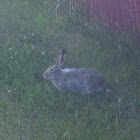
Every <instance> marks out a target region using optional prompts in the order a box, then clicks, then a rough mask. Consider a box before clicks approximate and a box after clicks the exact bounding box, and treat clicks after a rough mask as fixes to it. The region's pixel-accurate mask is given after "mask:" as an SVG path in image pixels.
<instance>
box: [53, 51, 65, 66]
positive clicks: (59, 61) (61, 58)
mask: <svg viewBox="0 0 140 140" xmlns="http://www.w3.org/2000/svg"><path fill="white" fill-rule="evenodd" d="M66 53H67V52H66V51H65V50H64V49H62V50H61V51H60V53H59V55H58V58H57V60H56V65H57V66H61V65H62V64H63V63H64V60H65V55H66Z"/></svg>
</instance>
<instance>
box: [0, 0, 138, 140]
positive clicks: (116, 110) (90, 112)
mask: <svg viewBox="0 0 140 140" xmlns="http://www.w3.org/2000/svg"><path fill="white" fill-rule="evenodd" d="M68 4H69V3H68V2H67V1H66V2H63V3H62V5H61V6H60V7H59V9H58V13H59V14H58V17H57V19H56V18H55V16H54V9H55V5H56V3H55V1H52V2H50V1H46V3H44V1H43V0H40V1H37V0H34V1H32V0H30V1H29V0H24V1H21V0H1V1H0V42H1V43H0V140H55V139H56V140H57V139H58V140H93V139H95V140H112V139H114V140H132V139H134V140H138V139H139V137H140V125H139V124H140V117H139V116H140V87H139V83H140V78H139V77H140V70H139V69H138V68H139V66H140V57H139V56H140V53H139V52H140V51H139V45H138V43H137V38H138V35H139V34H137V36H136V34H133V33H120V34H118V33H116V35H114V33H112V32H111V31H109V30H107V29H106V28H105V27H103V26H101V25H100V24H99V23H98V28H97V25H96V24H95V25H90V24H89V23H87V21H86V19H84V16H83V17H80V14H78V13H76V14H75V13H71V12H70V9H69V5H68ZM77 12H78V11H77ZM77 15H78V16H77ZM61 48H65V49H66V50H67V52H68V54H67V58H66V61H65V64H64V67H91V68H95V69H98V70H99V71H101V72H102V73H103V74H104V75H105V77H106V79H107V81H108V88H110V89H112V92H109V93H95V94H93V95H80V94H78V93H77V94H74V93H61V92H60V91H58V90H57V89H55V87H54V86H53V85H52V83H51V82H49V81H45V80H44V79H43V76H42V73H43V72H44V71H45V70H46V68H47V67H48V66H50V65H51V64H54V62H55V57H56V55H57V53H58V51H59V50H60V49H61Z"/></svg>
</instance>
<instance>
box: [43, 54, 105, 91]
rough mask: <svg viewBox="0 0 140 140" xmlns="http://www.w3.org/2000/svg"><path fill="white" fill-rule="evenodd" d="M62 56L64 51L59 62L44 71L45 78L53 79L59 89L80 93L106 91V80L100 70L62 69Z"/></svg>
mask: <svg viewBox="0 0 140 140" xmlns="http://www.w3.org/2000/svg"><path fill="white" fill-rule="evenodd" d="M60 56H61V57H60ZM62 57H64V52H61V54H60V55H59V59H60V60H59V61H58V64H57V63H56V65H53V66H50V67H49V68H48V69H47V70H46V71H45V72H44V78H46V79H50V80H52V82H53V83H54V85H55V86H56V87H57V88H58V89H59V90H61V91H67V92H79V93H93V92H96V91H97V92H105V91H106V80H105V78H104V76H103V75H102V74H101V73H100V72H98V71H97V70H95V69H90V68H78V69H76V68H69V69H61V65H60V64H62V62H63V61H61V60H62ZM63 60H64V58H63Z"/></svg>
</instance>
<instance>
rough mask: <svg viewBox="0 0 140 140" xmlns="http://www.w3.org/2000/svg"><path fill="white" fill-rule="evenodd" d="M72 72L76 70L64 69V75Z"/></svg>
mask: <svg viewBox="0 0 140 140" xmlns="http://www.w3.org/2000/svg"><path fill="white" fill-rule="evenodd" d="M71 71H74V69H62V72H63V73H67V72H71Z"/></svg>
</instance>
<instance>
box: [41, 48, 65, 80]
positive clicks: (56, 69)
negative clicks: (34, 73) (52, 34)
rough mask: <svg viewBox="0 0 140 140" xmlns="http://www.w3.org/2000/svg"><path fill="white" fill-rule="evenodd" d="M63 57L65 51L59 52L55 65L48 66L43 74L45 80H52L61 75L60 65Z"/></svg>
mask: <svg viewBox="0 0 140 140" xmlns="http://www.w3.org/2000/svg"><path fill="white" fill-rule="evenodd" d="M65 55H66V51H65V50H64V49H63V50H61V51H60V53H59V55H58V58H57V60H56V64H55V65H52V66H49V67H48V68H47V70H46V71H45V72H44V74H43V75H44V78H45V79H51V80H53V79H55V78H56V77H57V76H59V75H60V74H61V73H62V70H61V65H62V64H63V63H64V59H65Z"/></svg>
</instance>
